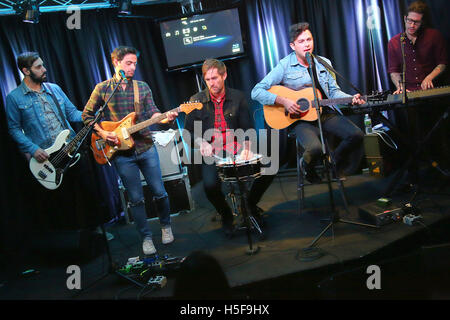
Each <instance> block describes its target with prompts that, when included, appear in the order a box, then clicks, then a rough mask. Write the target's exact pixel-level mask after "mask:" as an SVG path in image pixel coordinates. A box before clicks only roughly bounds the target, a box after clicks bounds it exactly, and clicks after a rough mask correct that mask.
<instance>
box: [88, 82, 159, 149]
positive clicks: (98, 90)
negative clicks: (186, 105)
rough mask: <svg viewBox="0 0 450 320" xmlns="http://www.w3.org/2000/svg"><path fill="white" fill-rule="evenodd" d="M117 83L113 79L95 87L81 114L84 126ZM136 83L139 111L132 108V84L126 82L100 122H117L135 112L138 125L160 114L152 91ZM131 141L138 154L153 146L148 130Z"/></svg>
mask: <svg viewBox="0 0 450 320" xmlns="http://www.w3.org/2000/svg"><path fill="white" fill-rule="evenodd" d="M117 82H118V80H117V79H116V78H115V77H114V78H112V79H110V80H106V81H103V82H101V83H99V84H97V85H96V86H95V89H94V91H93V92H92V94H91V97H90V98H89V101H88V103H87V104H86V106H85V107H84V111H83V114H82V118H83V122H84V123H85V124H88V123H89V122H91V121H92V120H93V119H94V116H95V113H96V112H97V110H98V109H99V108H100V107H101V106H103V104H104V103H105V101H106V100H108V98H109V96H110V95H111V93H112V92H113V90H114V87H115V86H116V84H117ZM137 83H138V88H139V108H138V109H139V110H135V106H134V91H133V83H132V81H128V83H127V85H126V88H125V90H123V88H122V85H120V86H119V88H117V91H116V93H115V94H114V95H113V96H112V98H111V100H109V102H108V106H107V107H106V108H105V110H104V112H103V117H102V119H101V120H100V122H101V121H114V122H117V121H120V120H122V119H123V118H124V117H125V116H127V115H128V114H130V113H131V112H136V123H139V122H142V121H145V120H147V119H149V118H151V117H152V115H153V114H154V113H156V112H160V111H159V109H158V108H157V107H156V105H155V102H154V101H153V95H152V91H151V89H150V87H149V86H148V84H147V83H145V82H143V81H138V82H137ZM133 139H134V142H135V147H134V148H135V150H136V152H137V153H138V154H139V153H142V152H144V151H147V150H148V149H149V148H150V147H151V146H152V144H153V140H152V137H151V133H150V129H149V128H145V129H142V130H141V131H139V132H136V133H135V134H133Z"/></svg>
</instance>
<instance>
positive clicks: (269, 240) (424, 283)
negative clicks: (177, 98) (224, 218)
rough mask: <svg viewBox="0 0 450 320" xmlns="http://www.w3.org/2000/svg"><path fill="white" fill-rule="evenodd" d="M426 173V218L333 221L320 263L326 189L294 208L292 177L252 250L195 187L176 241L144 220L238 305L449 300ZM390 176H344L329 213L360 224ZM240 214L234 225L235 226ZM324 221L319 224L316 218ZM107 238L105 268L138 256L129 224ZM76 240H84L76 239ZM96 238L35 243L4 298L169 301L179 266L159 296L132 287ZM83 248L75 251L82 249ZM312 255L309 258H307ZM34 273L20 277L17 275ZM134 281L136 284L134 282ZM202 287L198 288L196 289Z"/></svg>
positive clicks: (443, 210)
mask: <svg viewBox="0 0 450 320" xmlns="http://www.w3.org/2000/svg"><path fill="white" fill-rule="evenodd" d="M437 178H438V176H433V175H430V176H429V177H428V179H426V180H424V181H423V184H422V189H421V192H420V193H419V194H417V196H415V197H414V199H413V204H414V206H415V207H416V208H417V209H418V210H420V214H421V215H422V216H423V220H422V221H421V222H420V223H419V224H416V225H413V226H408V225H406V224H404V223H402V222H393V223H390V224H388V225H385V226H383V227H380V228H369V227H365V226H360V225H354V224H348V223H342V222H336V223H334V224H333V227H332V228H330V229H329V230H328V231H327V232H326V233H325V234H324V235H323V236H322V237H320V239H318V241H317V243H316V244H315V245H314V248H315V250H314V252H313V253H314V254H317V253H319V254H321V255H322V256H321V257H320V258H318V259H314V257H312V258H311V256H309V255H307V254H305V250H303V249H305V248H306V247H308V245H309V244H310V243H311V242H312V241H313V240H314V239H315V238H316V237H317V236H318V235H319V234H320V233H321V231H322V230H324V228H325V227H326V226H327V224H328V222H327V221H326V219H327V218H330V217H331V216H332V212H331V207H330V198H329V193H328V189H327V185H326V184H321V185H314V186H307V187H306V188H305V192H306V195H305V196H306V200H305V207H304V210H303V211H302V213H301V214H299V213H298V211H297V204H298V201H297V190H296V177H295V175H289V174H284V175H280V176H279V177H277V178H276V179H275V180H274V182H273V183H272V185H271V186H270V188H269V190H268V191H267V192H266V194H265V195H264V197H263V199H262V201H261V202H260V204H259V205H260V207H261V208H263V209H264V210H265V222H266V224H265V225H266V228H264V235H265V236H266V239H264V237H260V236H258V234H257V232H253V233H252V237H251V239H252V244H251V247H252V248H253V249H255V248H258V249H259V251H258V253H256V254H254V255H249V254H247V253H248V250H249V248H250V244H249V241H248V238H247V235H246V232H245V230H241V231H239V232H238V233H237V234H236V235H235V236H234V237H233V238H232V239H226V238H225V237H224V235H223V233H222V230H221V228H220V224H219V222H218V221H214V220H215V217H216V215H215V212H214V211H213V209H212V207H211V205H210V204H209V203H208V202H207V201H206V199H205V196H204V194H203V190H202V186H201V185H196V186H195V187H194V188H193V189H192V196H193V198H194V202H195V208H194V210H192V211H191V212H188V213H183V214H179V215H174V216H173V219H172V227H173V232H174V235H175V241H174V243H172V244H170V245H163V244H162V243H161V231H160V229H159V225H158V222H157V221H156V220H151V222H150V224H151V228H152V231H153V233H154V242H155V245H156V247H157V250H158V255H159V257H163V256H170V257H173V258H181V257H185V256H187V255H189V254H190V253H191V252H193V251H197V250H202V251H205V252H207V253H209V254H210V255H212V256H213V257H214V258H216V259H217V260H218V262H219V263H220V265H221V266H222V268H223V270H224V272H225V274H226V277H227V280H228V283H229V285H230V287H231V288H232V294H233V298H236V299H240V300H242V299H283V300H296V299H448V298H450V281H449V275H448V268H449V267H450V254H449V253H450V232H449V231H450V210H449V208H450V205H449V204H450V197H449V194H450V190H449V188H450V187H449V186H448V185H445V186H444V187H442V184H440V183H437V181H438V180H436V179H437ZM388 182H389V178H374V177H372V176H369V175H357V176H352V177H348V178H347V180H346V181H345V182H344V185H345V193H346V195H347V198H348V201H349V210H348V211H349V212H346V210H345V207H344V205H343V201H342V194H341V193H340V192H339V190H338V188H337V185H334V193H333V195H334V200H335V202H336V209H337V210H336V214H337V215H339V217H340V218H342V219H345V220H349V221H359V222H361V220H360V218H359V216H358V208H359V207H361V206H364V205H366V204H368V203H371V202H374V201H376V200H377V199H378V198H380V197H381V195H382V190H383V188H384V187H385V186H386V184H387V183H388ZM412 196H413V193H411V192H409V193H408V192H406V193H404V192H400V191H398V192H396V193H395V194H394V195H393V196H392V202H393V204H394V205H396V206H398V207H402V206H403V205H404V204H405V203H407V202H409V200H411V198H412ZM239 218H240V217H238V219H237V220H239ZM322 219H324V220H323V221H322ZM107 231H108V232H110V233H112V234H113V235H114V239H113V240H111V241H109V242H108V248H109V252H110V253H111V257H112V259H111V261H112V266H113V267H114V268H120V267H123V266H124V265H125V263H126V261H127V260H128V258H130V257H136V256H140V257H141V258H142V252H141V242H140V240H139V237H138V234H137V232H136V230H135V228H134V225H132V224H114V225H111V226H108V227H107ZM80 238H81V240H80ZM102 240H103V239H102V238H101V237H100V236H97V237H91V236H86V235H82V236H81V237H80V234H79V233H76V232H69V233H65V234H51V235H46V236H45V237H41V238H39V239H38V238H37V239H36V243H35V245H34V247H35V250H34V251H33V252H34V254H33V255H30V256H27V259H23V260H20V262H21V263H11V264H7V265H5V266H3V268H2V269H3V271H4V272H3V275H2V278H0V299H1V300H36V299H38V300H40V299H44V300H114V299H119V300H137V299H158V300H168V299H172V298H173V294H174V292H173V288H174V283H175V278H176V277H177V269H176V268H175V267H174V266H171V267H170V268H169V267H167V268H165V269H161V270H160V271H158V272H156V271H155V269H152V270H151V272H152V273H154V275H164V276H165V277H166V278H167V284H166V285H165V286H164V287H163V288H161V289H150V288H149V287H142V286H138V285H136V284H135V283H133V282H131V281H129V280H127V279H124V278H123V277H121V276H119V275H117V274H116V273H113V272H109V269H110V266H111V264H110V262H109V259H108V255H107V252H108V251H107V250H105V247H104V246H103V245H102V244H103V242H102ZM80 242H81V245H80ZM306 253H310V252H306ZM71 265H77V266H79V267H80V270H81V290H77V289H74V290H69V289H68V288H67V281H68V278H69V277H70V275H71V274H69V273H67V269H68V267H69V266H71ZM372 265H376V266H378V267H379V268H380V269H379V270H380V275H381V282H380V283H381V288H380V289H372V290H369V289H368V287H367V282H368V281H369V280H368V279H369V277H370V276H371V275H372V273H371V272H369V271H368V267H369V266H372ZM27 270H35V271H36V272H30V273H26V274H23V272H24V271H27ZM133 279H135V280H136V279H137V280H138V281H139V279H140V278H135V277H133ZM201 285H202V284H201V283H199V284H198V286H201Z"/></svg>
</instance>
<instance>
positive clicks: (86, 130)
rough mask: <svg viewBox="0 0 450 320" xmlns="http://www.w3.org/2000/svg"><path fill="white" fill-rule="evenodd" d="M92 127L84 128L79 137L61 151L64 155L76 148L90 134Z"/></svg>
mask: <svg viewBox="0 0 450 320" xmlns="http://www.w3.org/2000/svg"><path fill="white" fill-rule="evenodd" d="M90 127H91V126H90V125H87V126H84V127H83V128H82V129H81V130H80V131H79V132H78V133H77V135H76V136H75V137H74V138H73V139H72V140H71V141H70V142H69V143H67V145H66V146H65V147H64V148H63V149H62V150H61V151H62V152H64V153H70V152H71V151H72V150H73V148H74V147H75V146H77V145H78V143H79V142H80V141H81V140H82V139H84V138H85V137H86V134H87V133H88V131H89V129H90Z"/></svg>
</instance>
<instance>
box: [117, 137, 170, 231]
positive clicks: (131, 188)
mask: <svg viewBox="0 0 450 320" xmlns="http://www.w3.org/2000/svg"><path fill="white" fill-rule="evenodd" d="M113 163H114V166H115V167H116V170H117V173H118V174H119V176H120V179H122V183H123V185H124V187H125V188H126V190H127V193H128V199H129V202H128V205H129V208H130V211H131V214H132V215H133V218H134V221H135V224H136V229H137V230H138V232H139V234H140V235H141V237H142V238H143V239H145V238H151V236H152V232H151V231H150V227H149V224H148V222H147V214H146V211H145V198H144V190H143V189H142V184H141V177H140V173H139V170H140V171H141V172H142V175H143V176H144V178H145V181H146V182H147V185H148V187H149V189H150V192H151V194H152V196H153V200H154V201H155V203H156V208H157V211H158V216H159V222H160V224H161V226H162V227H164V226H169V225H170V212H169V197H168V195H167V192H166V189H165V188H164V182H163V180H162V175H161V168H160V165H159V157H158V151H157V150H156V147H155V146H152V147H151V148H150V149H149V150H147V151H145V152H143V153H141V154H137V153H136V152H135V151H134V150H129V151H126V152H122V153H121V154H120V155H119V154H118V155H117V156H116V157H115V158H114V159H113Z"/></svg>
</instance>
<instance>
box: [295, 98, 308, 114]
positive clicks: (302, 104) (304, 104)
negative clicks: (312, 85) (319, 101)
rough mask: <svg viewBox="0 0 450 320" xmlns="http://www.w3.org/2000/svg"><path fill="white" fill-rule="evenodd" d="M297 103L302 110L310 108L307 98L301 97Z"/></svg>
mask: <svg viewBox="0 0 450 320" xmlns="http://www.w3.org/2000/svg"><path fill="white" fill-rule="evenodd" d="M297 104H298V105H299V107H300V112H302V113H303V112H307V111H308V110H309V101H308V100H307V99H305V98H301V99H299V100H298V101H297Z"/></svg>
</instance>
